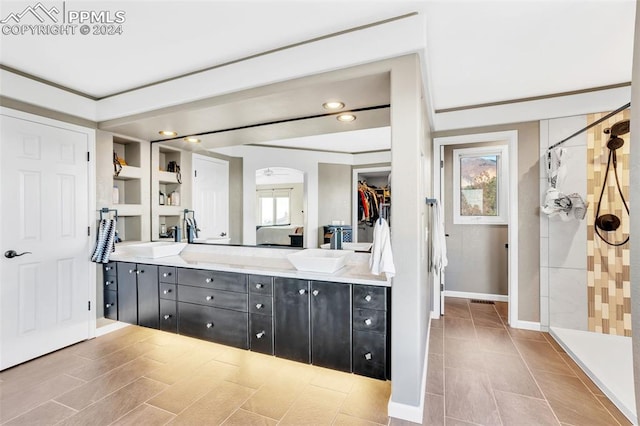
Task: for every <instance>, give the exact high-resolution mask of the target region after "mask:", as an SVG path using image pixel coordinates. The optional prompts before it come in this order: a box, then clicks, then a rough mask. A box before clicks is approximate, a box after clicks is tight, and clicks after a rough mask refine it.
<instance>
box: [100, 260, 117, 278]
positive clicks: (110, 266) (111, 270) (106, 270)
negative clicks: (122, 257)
mask: <svg viewBox="0 0 640 426" xmlns="http://www.w3.org/2000/svg"><path fill="white" fill-rule="evenodd" d="M102 272H103V274H104V276H105V277H107V276H114V277H115V276H116V274H117V269H116V262H109V263H105V264H104V265H103V266H102Z"/></svg>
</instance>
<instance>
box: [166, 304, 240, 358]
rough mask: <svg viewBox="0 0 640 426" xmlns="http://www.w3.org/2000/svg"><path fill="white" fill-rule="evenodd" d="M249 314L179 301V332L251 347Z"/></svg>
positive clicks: (223, 342)
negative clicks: (249, 340)
mask: <svg viewBox="0 0 640 426" xmlns="http://www.w3.org/2000/svg"><path fill="white" fill-rule="evenodd" d="M248 323H249V314H247V313H246V312H236V311H230V310H228V309H219V308H213V307H209V306H201V305H194V304H191V303H183V302H178V333H180V334H184V335H186V336H192V337H198V338H201V339H206V340H210V341H212V342H217V343H222V344H225V345H230V346H235V347H237V348H241V349H249V342H248V328H249V324H248Z"/></svg>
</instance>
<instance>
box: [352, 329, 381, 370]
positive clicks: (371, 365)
mask: <svg viewBox="0 0 640 426" xmlns="http://www.w3.org/2000/svg"><path fill="white" fill-rule="evenodd" d="M386 366H387V350H386V336H385V335H384V334H379V333H370V332H366V331H355V330H354V332H353V372H354V373H356V374H360V375H363V376H367V377H374V378H376V379H382V380H385V379H386V378H387V373H386Z"/></svg>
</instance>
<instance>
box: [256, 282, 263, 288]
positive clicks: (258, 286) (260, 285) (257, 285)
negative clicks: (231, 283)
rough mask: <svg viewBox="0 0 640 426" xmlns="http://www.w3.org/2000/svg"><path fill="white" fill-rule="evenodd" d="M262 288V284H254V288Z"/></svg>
mask: <svg viewBox="0 0 640 426" xmlns="http://www.w3.org/2000/svg"><path fill="white" fill-rule="evenodd" d="M263 287H264V284H262V283H258V284H256V288H263Z"/></svg>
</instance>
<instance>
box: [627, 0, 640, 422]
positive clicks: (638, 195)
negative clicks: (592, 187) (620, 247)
mask: <svg viewBox="0 0 640 426" xmlns="http://www.w3.org/2000/svg"><path fill="white" fill-rule="evenodd" d="M634 42H635V43H634V45H633V75H632V83H631V104H632V105H640V2H637V3H636V30H635V36H634ZM631 142H632V143H631V151H630V161H629V162H630V174H629V181H630V182H640V108H638V107H637V106H636V107H633V108H631ZM629 198H630V202H629V204H630V206H629V210H630V211H632V212H638V211H640V185H637V184H636V185H629ZM630 223H631V225H630V229H629V235H630V236H631V238H630V240H629V241H630V243H631V246H630V250H629V253H630V256H631V312H632V313H633V314H632V315H631V322H632V325H631V330H632V337H631V339H632V342H633V371H634V376H635V380H634V383H635V388H636V411H638V407H640V286H639V285H638V284H639V283H640V239H639V237H640V220H638V214H637V213H635V214H634V215H631V216H630Z"/></svg>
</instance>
